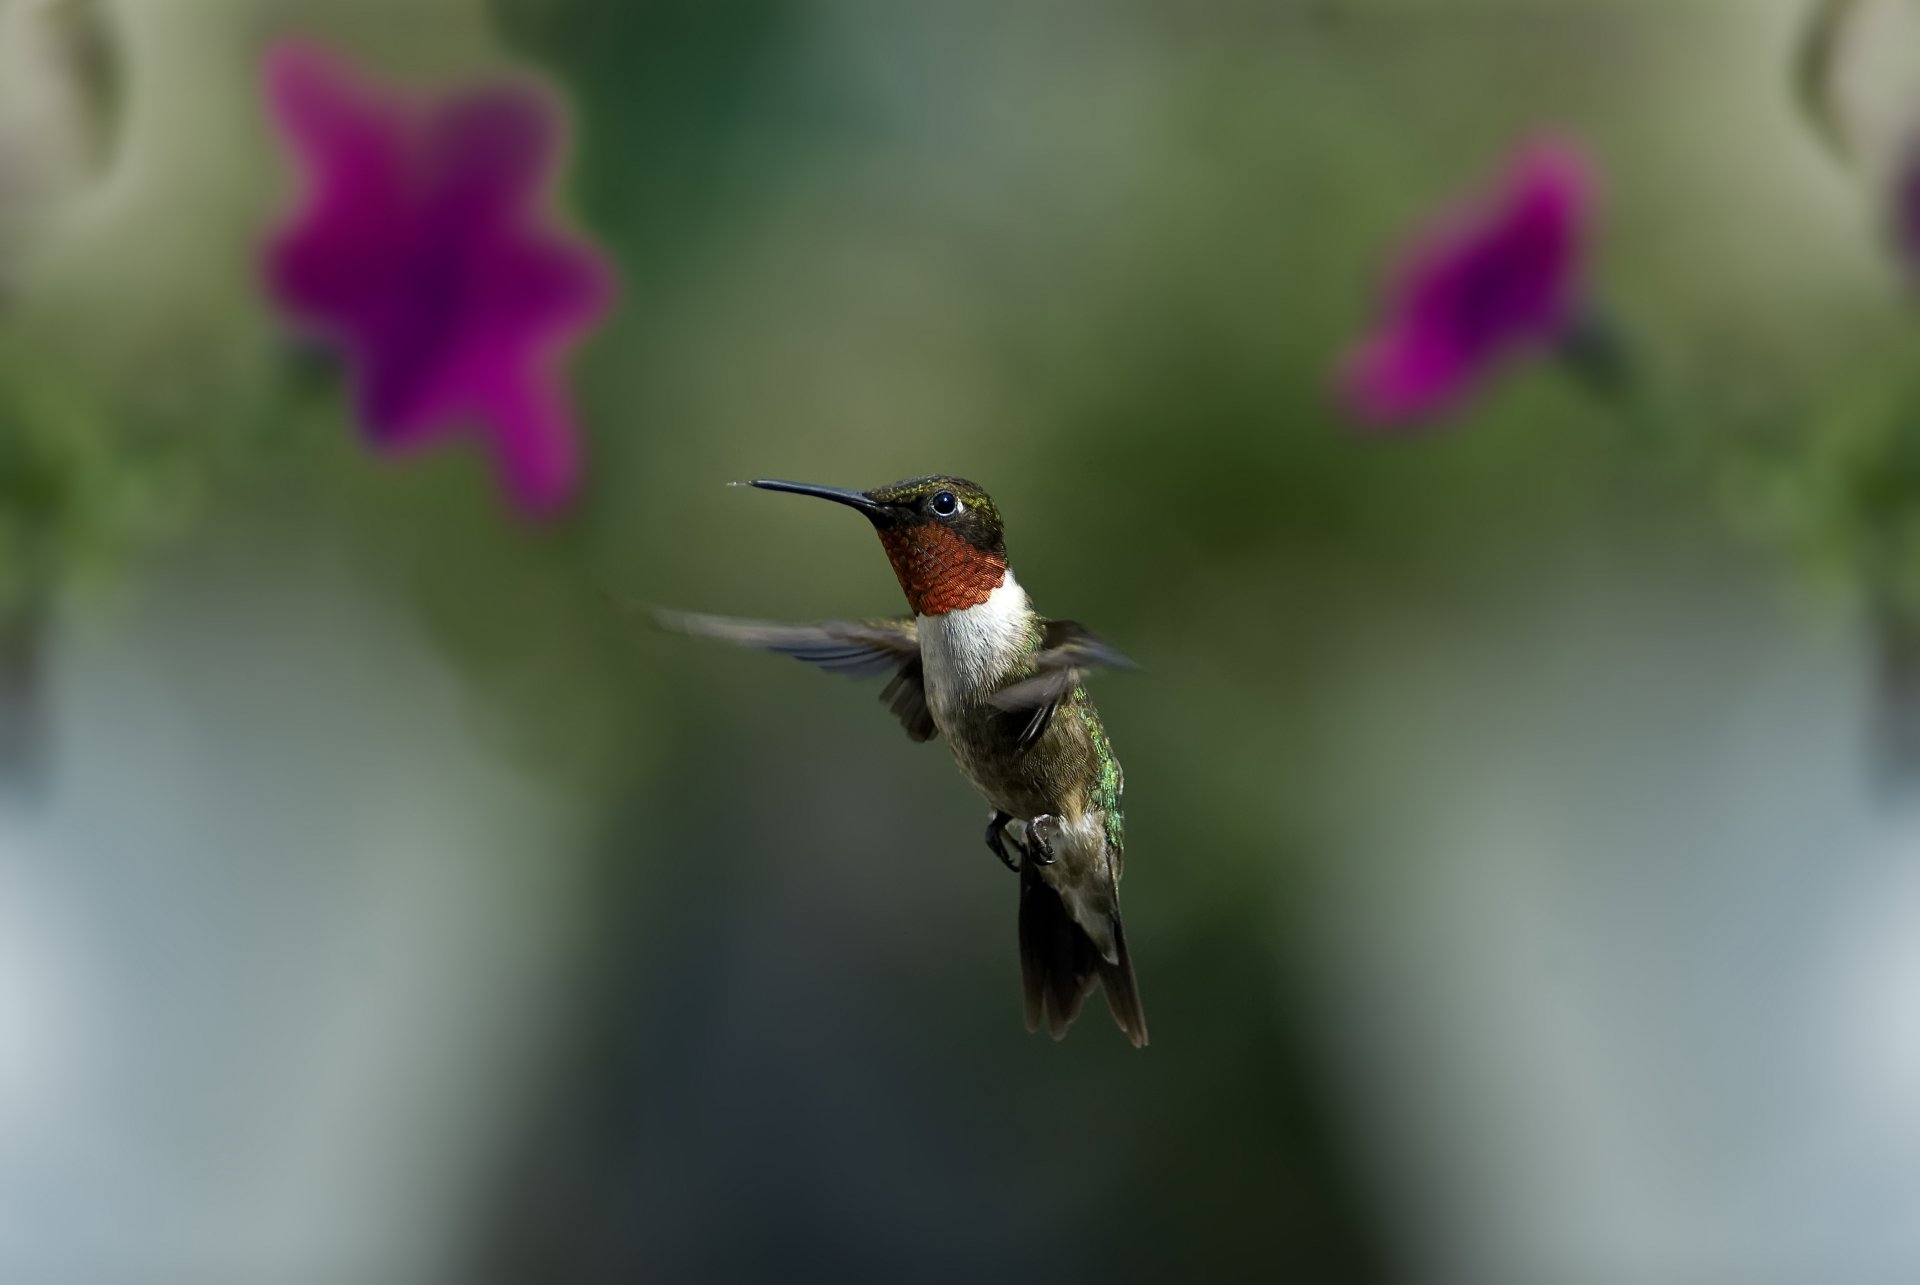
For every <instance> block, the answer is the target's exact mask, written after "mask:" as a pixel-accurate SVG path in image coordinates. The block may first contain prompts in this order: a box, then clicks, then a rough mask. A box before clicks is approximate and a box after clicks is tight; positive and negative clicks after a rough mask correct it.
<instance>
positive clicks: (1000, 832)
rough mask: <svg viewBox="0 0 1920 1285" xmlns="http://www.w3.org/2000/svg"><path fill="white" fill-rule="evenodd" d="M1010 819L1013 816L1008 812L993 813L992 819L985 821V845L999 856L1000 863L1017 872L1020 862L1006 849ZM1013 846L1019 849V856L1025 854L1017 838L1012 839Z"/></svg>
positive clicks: (1023, 847) (1024, 849)
mask: <svg viewBox="0 0 1920 1285" xmlns="http://www.w3.org/2000/svg"><path fill="white" fill-rule="evenodd" d="M1011 820H1013V816H1012V815H1011V814H1010V813H1006V812H996V813H994V814H993V820H991V821H989V822H987V847H989V848H991V849H992V850H993V855H994V856H996V857H998V858H1000V864H1001V865H1003V866H1005V867H1006V868H1007V869H1009V870H1011V871H1013V872H1014V873H1015V874H1018V873H1019V872H1020V863H1019V862H1018V861H1016V860H1014V858H1013V856H1012V854H1011V853H1009V852H1008V851H1007V838H1008V836H1007V822H1009V821H1011ZM1013 846H1014V847H1015V848H1016V849H1018V850H1019V852H1020V855H1021V856H1025V855H1026V852H1027V850H1026V848H1025V846H1024V845H1022V844H1021V842H1020V841H1019V840H1018V839H1015V840H1013Z"/></svg>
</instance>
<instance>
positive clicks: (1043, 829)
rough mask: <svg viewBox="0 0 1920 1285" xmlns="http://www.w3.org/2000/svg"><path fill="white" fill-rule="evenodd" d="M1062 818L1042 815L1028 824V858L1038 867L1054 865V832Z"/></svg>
mask: <svg viewBox="0 0 1920 1285" xmlns="http://www.w3.org/2000/svg"><path fill="white" fill-rule="evenodd" d="M1059 824H1060V818H1059V817H1057V816H1053V815H1051V814H1042V815H1040V816H1037V817H1035V818H1033V819H1032V820H1031V821H1029V822H1027V858H1028V859H1029V860H1030V861H1032V862H1033V863H1034V864H1036V865H1042V866H1050V865H1052V864H1053V838H1052V835H1053V831H1054V827H1055V826H1058V825H1059Z"/></svg>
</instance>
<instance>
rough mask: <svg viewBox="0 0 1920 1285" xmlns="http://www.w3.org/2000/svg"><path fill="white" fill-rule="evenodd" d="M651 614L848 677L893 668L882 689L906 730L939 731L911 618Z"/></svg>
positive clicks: (666, 623)
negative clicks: (804, 619) (793, 620)
mask: <svg viewBox="0 0 1920 1285" xmlns="http://www.w3.org/2000/svg"><path fill="white" fill-rule="evenodd" d="M653 616H654V619H655V620H657V621H659V623H660V625H661V626H662V627H663V628H666V629H672V630H674V631H676V632H678V633H683V634H693V635H695V636H696V637H701V638H719V639H722V640H724V641H726V642H731V643H738V644H740V645H741V646H742V647H753V648H757V649H758V650H760V651H770V652H774V653H775V654H777V655H781V656H791V657H793V658H794V659H795V660H804V661H806V662H807V663H808V664H809V665H815V666H818V667H819V668H821V669H824V670H826V671H828V672H829V673H834V674H846V675H847V676H849V677H851V678H877V677H879V676H880V675H881V674H891V675H892V677H891V678H889V679H888V680H887V685H886V686H885V687H884V688H882V689H881V691H880V699H881V700H883V701H885V702H886V703H887V708H889V709H891V710H892V711H893V713H894V716H895V717H897V718H898V719H899V720H900V725H901V726H902V727H904V728H906V729H907V735H908V736H910V737H912V738H913V739H914V740H916V741H929V740H932V739H933V737H934V736H935V735H936V734H937V731H938V729H936V728H935V727H934V725H933V715H932V714H930V713H929V712H928V711H927V692H926V686H925V684H924V682H923V681H922V679H921V670H920V636H919V633H918V631H917V630H916V629H915V627H914V622H913V621H912V620H911V619H906V620H849V621H840V620H830V621H825V622H823V623H821V624H817V625H783V624H777V623H774V622H772V621H764V620H734V619H732V618H730V617H727V616H702V615H697V614H695V613H693V612H685V611H656V612H654V613H653Z"/></svg>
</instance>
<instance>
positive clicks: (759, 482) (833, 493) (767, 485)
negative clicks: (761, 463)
mask: <svg viewBox="0 0 1920 1285" xmlns="http://www.w3.org/2000/svg"><path fill="white" fill-rule="evenodd" d="M747 485H748V486H757V487H759V488H760V489H761V490H763V491H789V492H791V493H793V494H794V495H811V496H814V497H816V498H818V499H822V500H832V501H833V502H834V503H835V504H844V505H846V506H848V507H849V508H855V509H859V510H860V511H861V512H862V513H864V514H866V515H867V516H868V517H869V518H872V519H873V520H874V521H876V522H878V521H884V520H885V519H887V518H890V517H892V516H893V511H892V508H891V506H889V505H886V504H882V503H881V502H880V501H878V500H876V499H873V498H871V497H870V496H867V495H865V494H864V493H862V492H860V491H848V490H844V489H842V488H840V487H837V486H815V485H814V484H813V483H811V482H782V481H779V480H777V479H775V478H770V477H756V478H754V479H753V480H752V481H750V482H748V483H747Z"/></svg>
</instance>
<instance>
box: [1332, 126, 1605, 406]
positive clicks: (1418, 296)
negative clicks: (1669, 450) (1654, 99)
mask: <svg viewBox="0 0 1920 1285" xmlns="http://www.w3.org/2000/svg"><path fill="white" fill-rule="evenodd" d="M1593 187H1594V185H1593V182H1592V178H1591V172H1590V170H1589V168H1588V166H1587V163H1586V161H1585V159H1584V158H1583V157H1582V156H1581V154H1580V153H1579V151H1578V150H1577V149H1575V148H1574V147H1572V146H1571V145H1569V144H1566V143H1563V142H1559V141H1554V140H1542V141H1538V142H1534V143H1532V144H1529V145H1528V146H1526V147H1524V148H1523V149H1521V151H1520V152H1519V153H1518V154H1517V155H1516V156H1515V157H1514V158H1513V160H1512V161H1511V162H1510V163H1509V166H1508V170H1507V173H1506V176H1505V178H1504V181H1503V183H1502V185H1501V187H1500V189H1499V190H1498V192H1496V193H1495V194H1494V195H1493V196H1492V198H1491V199H1487V200H1484V201H1482V202H1480V203H1478V204H1476V205H1474V206H1471V207H1468V208H1465V209H1461V210H1456V211H1454V212H1452V213H1450V214H1447V215H1444V216H1442V217H1441V218H1440V219H1439V220H1438V221H1437V222H1435V223H1433V224H1432V225H1430V226H1429V227H1428V228H1427V229H1426V230H1425V231H1423V232H1422V233H1421V234H1419V235H1418V236H1417V237H1416V238H1415V239H1414V241H1413V244H1412V247H1411V249H1409V250H1408V251H1407V252H1406V254H1405V257H1404V259H1403V261H1402V263H1401V266H1400V268H1399V270H1398V273H1397V275H1396V276H1395V278H1394V281H1393V284H1392V287H1391V288H1390V289H1389V291H1388V292H1387V298H1386V306H1385V310H1384V316H1383V317H1382V318H1381V321H1380V324H1379V326H1378V328H1377V329H1375V330H1374V332H1373V333H1372V334H1371V335H1369V336H1368V337H1367V338H1366V339H1364V340H1362V341H1361V343H1360V344H1359V345H1358V346H1357V347H1356V348H1355V349H1354V350H1353V351H1351V352H1350V353H1349V354H1348V355H1347V357H1346V360H1345V362H1344V364H1343V366H1342V369H1341V374H1340V391H1341V395H1342V401H1343V402H1344V403H1345V404H1346V406H1347V407H1348V408H1349V409H1350V410H1351V411H1352V412H1353V413H1354V414H1355V415H1357V416H1359V417H1360V418H1361V419H1364V420H1367V421H1369V422H1371V423H1374V424H1399V423H1407V422H1412V421H1418V420H1426V419H1431V418H1433V417H1435V416H1438V415H1440V414H1442V413H1444V412H1446V411H1447V410H1450V409H1451V408H1452V407H1453V406H1455V405H1456V404H1457V403H1458V402H1459V401H1460V399H1461V398H1462V397H1464V396H1465V395H1466V394H1467V392H1469V391H1470V390H1471V389H1472V388H1473V386H1474V385H1475V384H1477V383H1478V382H1480V381H1481V380H1483V379H1485V378H1486V377H1487V376H1488V374H1489V373H1491V372H1492V371H1493V370H1494V369H1495V368H1496V367H1497V366H1498V365H1500V364H1501V363H1502V362H1504V361H1505V360H1507V359H1508V358H1510V357H1512V356H1514V355H1516V354H1519V353H1522V352H1525V351H1527V350H1529V349H1545V348H1547V347H1549V346H1551V345H1553V344H1554V343H1556V342H1558V341H1560V340H1562V339H1564V338H1566V337H1567V336H1568V334H1569V332H1570V331H1571V329H1572V328H1573V326H1574V325H1575V323H1576V321H1577V319H1578V318H1577V314H1578V309H1579V304H1580V299H1579V297H1578V296H1579V290H1580V285H1581V281H1580V278H1581V273H1582V269H1583V266H1584V260H1585V255H1586V234H1587V225H1588V223H1589V221H1590V219H1591V217H1592V211H1593Z"/></svg>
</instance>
